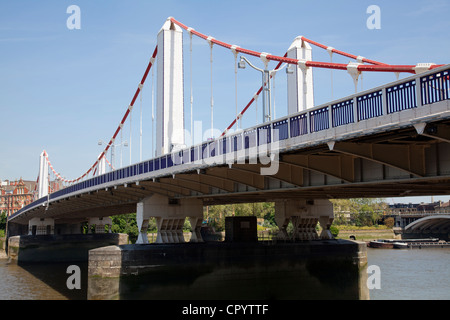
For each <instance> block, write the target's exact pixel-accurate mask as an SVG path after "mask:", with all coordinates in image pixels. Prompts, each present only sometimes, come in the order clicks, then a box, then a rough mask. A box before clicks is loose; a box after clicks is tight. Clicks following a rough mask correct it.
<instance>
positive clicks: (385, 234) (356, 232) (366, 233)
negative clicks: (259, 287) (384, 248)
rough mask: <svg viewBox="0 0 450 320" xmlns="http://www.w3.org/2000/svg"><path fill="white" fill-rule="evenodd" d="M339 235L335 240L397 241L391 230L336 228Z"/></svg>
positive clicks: (380, 228)
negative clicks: (353, 238)
mask: <svg viewBox="0 0 450 320" xmlns="http://www.w3.org/2000/svg"><path fill="white" fill-rule="evenodd" d="M337 228H338V229H339V234H338V235H337V237H336V239H344V240H348V239H350V237H351V236H353V237H355V240H358V241H365V242H368V241H372V240H376V239H397V238H396V236H395V234H394V231H393V230H392V228H390V229H388V228H383V227H379V228H368V227H360V228H358V227H349V226H337Z"/></svg>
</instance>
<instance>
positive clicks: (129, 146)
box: [128, 111, 133, 165]
mask: <svg viewBox="0 0 450 320" xmlns="http://www.w3.org/2000/svg"><path fill="white" fill-rule="evenodd" d="M132 113H133V112H132V111H130V144H129V145H128V148H129V149H130V165H131V124H132V122H131V120H132Z"/></svg>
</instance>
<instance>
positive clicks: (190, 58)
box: [189, 32, 194, 146]
mask: <svg viewBox="0 0 450 320" xmlns="http://www.w3.org/2000/svg"><path fill="white" fill-rule="evenodd" d="M189 68H190V71H189V76H190V86H191V97H190V99H191V100H190V101H191V145H192V146H193V145H194V113H193V104H194V97H193V95H192V32H189Z"/></svg>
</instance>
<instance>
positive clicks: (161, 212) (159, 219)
mask: <svg viewBox="0 0 450 320" xmlns="http://www.w3.org/2000/svg"><path fill="white" fill-rule="evenodd" d="M151 217H154V218H156V226H157V228H158V231H157V236H156V241H155V242H156V243H182V242H184V237H183V225H184V221H185V220H186V218H189V220H190V222H191V226H192V237H191V241H192V242H202V241H203V240H202V237H201V235H200V226H201V222H202V220H203V202H202V201H201V200H198V199H180V200H176V201H173V200H170V199H169V198H168V197H166V196H162V195H158V194H154V195H152V196H150V197H148V198H146V199H144V200H143V201H142V202H139V203H138V205H137V212H136V220H137V225H138V228H139V235H138V239H137V241H136V243H138V244H146V243H148V238H147V228H148V220H149V219H150V218H151Z"/></svg>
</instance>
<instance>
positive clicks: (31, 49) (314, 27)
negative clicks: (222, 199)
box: [0, 0, 450, 202]
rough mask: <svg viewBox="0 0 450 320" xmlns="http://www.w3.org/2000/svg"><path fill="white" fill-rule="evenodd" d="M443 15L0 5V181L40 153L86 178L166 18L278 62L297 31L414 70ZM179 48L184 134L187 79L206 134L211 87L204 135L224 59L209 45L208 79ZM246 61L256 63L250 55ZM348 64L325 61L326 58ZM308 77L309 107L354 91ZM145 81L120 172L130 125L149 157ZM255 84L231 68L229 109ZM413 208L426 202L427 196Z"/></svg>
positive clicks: (347, 4)
mask: <svg viewBox="0 0 450 320" xmlns="http://www.w3.org/2000/svg"><path fill="white" fill-rule="evenodd" d="M71 5H77V6H78V7H79V8H80V27H81V28H80V29H69V28H68V25H67V21H68V19H70V17H71V15H72V12H71V11H70V12H69V13H67V9H68V7H69V6H71ZM370 5H377V6H378V7H379V8H380V27H381V28H380V29H369V28H368V27H367V20H368V19H369V18H370V16H371V13H367V8H368V7H369V6H370ZM449 14H450V2H449V1H446V0H436V1H432V0H426V1H425V0H423V1H419V0H416V1H381V0H379V1H378V0H371V1H344V0H343V1H321V0H319V1H301V0H297V1H287V0H282V1H266V0H259V1H234V0H228V1H206V0H190V1H186V0H183V1H181V0H168V1H148V0H147V1H138V0H135V1H124V0H121V1H118V0H110V1H100V0H95V1H94V0H85V1H80V0H70V1H66V0H59V1H47V0H41V1H32V0H28V1H25V0H16V1H1V2H0V57H1V59H0V134H1V137H2V138H1V139H0V179H2V180H5V179H9V180H15V179H19V178H20V177H22V178H23V179H26V180H35V179H36V177H37V175H38V170H39V155H40V154H41V152H42V151H43V150H46V151H47V153H48V154H49V158H50V161H51V162H52V165H53V167H54V168H55V170H56V171H58V172H59V173H60V174H61V175H62V176H64V177H66V178H68V179H75V178H78V177H79V176H81V175H82V174H83V173H84V172H86V170H87V169H88V168H89V167H90V166H91V165H92V164H93V163H94V162H95V160H96V158H97V156H98V155H99V154H100V152H102V151H103V148H104V147H105V145H104V144H103V145H99V143H98V142H99V140H102V141H104V142H108V141H109V139H110V138H111V137H112V135H113V133H114V132H115V130H116V128H117V126H118V124H119V122H120V120H121V119H122V116H123V114H124V113H125V111H126V108H127V107H128V105H129V104H130V102H131V99H132V97H133V95H134V93H135V90H136V88H137V85H138V84H139V81H140V80H141V78H142V75H143V73H144V71H145V68H146V66H147V63H148V61H149V59H150V57H151V54H152V52H153V50H154V48H155V46H156V40H157V33H158V31H159V30H160V28H161V27H162V25H163V23H164V22H165V20H166V19H167V18H168V17H169V16H173V17H174V18H175V19H177V20H178V21H180V22H182V23H184V24H185V25H187V26H190V27H192V28H194V29H195V30H197V31H199V32H202V33H205V34H208V35H211V36H213V37H214V38H216V39H218V40H221V41H225V42H228V43H231V44H236V45H239V46H241V47H244V48H247V49H251V50H255V51H260V52H269V53H271V54H275V55H281V56H282V55H284V53H285V52H286V50H287V48H288V47H289V46H290V44H291V43H292V41H293V40H294V39H295V37H297V36H299V35H303V36H305V37H307V38H309V39H312V40H315V41H317V42H320V43H323V44H325V45H327V46H332V47H334V48H336V49H339V50H342V51H346V52H349V53H352V54H355V55H360V56H364V57H366V58H369V59H373V60H377V61H382V62H385V63H389V64H414V65H415V64H417V63H419V62H433V63H436V64H446V63H449V62H450V56H449V54H448V52H450V40H449V38H448V30H450V20H449V19H448V16H449ZM183 42H184V49H183V50H184V53H185V65H184V70H185V80H184V84H185V115H184V117H185V127H186V129H190V102H189V98H190V91H189V90H190V80H189V76H190V74H191V73H192V79H193V80H192V84H193V109H194V112H193V119H194V121H201V124H202V128H203V130H206V129H207V128H209V127H210V126H211V123H210V99H211V97H210V94H211V83H212V89H213V97H214V128H216V129H217V130H218V132H222V131H223V130H224V129H225V128H226V127H227V126H228V125H229V124H230V123H231V121H232V120H233V119H234V116H235V108H236V104H235V99H236V95H235V77H234V76H235V75H234V56H233V54H232V53H230V51H229V50H226V49H224V48H220V47H218V46H214V48H213V64H212V65H213V77H212V79H211V76H210V67H211V65H210V48H209V46H208V44H207V43H206V42H205V41H204V40H201V39H198V38H194V39H193V40H192V48H193V49H192V56H191V57H192V66H193V67H192V72H191V69H190V67H189V59H190V58H189V57H190V55H189V45H190V39H189V36H188V35H187V34H186V33H184V36H183ZM249 59H250V60H251V61H252V63H254V64H255V65H257V66H259V67H262V62H261V61H260V60H259V59H257V58H249ZM313 60H315V61H325V62H328V61H330V56H329V54H328V53H327V52H326V51H325V50H322V49H320V48H317V47H313ZM349 61H350V59H349V58H345V57H340V56H338V55H333V62H340V63H348V62H349ZM274 67H275V63H271V64H269V68H274ZM313 74H314V99H315V104H316V105H320V104H322V103H326V102H328V101H331V100H333V99H337V98H341V97H345V96H347V95H350V94H352V93H354V85H353V82H352V79H351V77H350V76H349V75H348V73H347V72H346V71H336V70H335V71H333V72H330V71H329V70H321V69H315V70H314V71H313ZM405 76H407V75H406V74H401V75H400V77H405ZM394 80H396V78H395V75H393V74H388V73H381V74H374V73H370V74H364V75H363V80H362V84H361V83H360V84H359V87H358V89H359V90H361V87H362V89H363V90H365V89H369V88H371V87H375V86H378V85H381V84H384V83H387V82H390V81H394ZM151 83H152V77H151V74H150V75H149V77H148V78H147V82H146V85H145V86H144V89H143V95H142V102H141V101H140V99H138V101H136V103H135V108H134V111H133V113H132V116H131V120H132V122H131V125H130V123H129V121H127V123H126V124H125V126H124V128H123V139H122V140H120V139H118V140H120V141H122V142H123V141H125V140H126V141H127V142H128V147H123V152H122V161H123V164H124V165H127V164H129V163H130V156H129V152H130V150H131V154H132V157H131V160H132V162H133V163H134V162H137V161H138V160H139V157H140V143H139V139H140V137H139V130H140V122H141V119H142V132H143V135H142V146H143V147H142V159H143V160H145V159H148V158H150V157H151V154H152V149H153V145H152V86H151ZM154 83H156V72H155V78H154ZM331 83H333V86H331ZM275 84H276V86H275V89H274V94H273V96H274V99H275V106H276V108H275V109H276V111H275V112H276V117H280V116H283V115H286V111H287V110H286V75H285V73H284V72H280V73H278V75H277V77H276V78H275ZM260 85H261V79H260V74H259V73H258V72H256V71H254V70H252V69H251V68H249V67H247V68H246V69H245V70H239V71H238V95H237V100H238V108H239V110H241V109H242V108H243V107H244V106H245V105H246V104H247V102H248V101H249V100H250V99H251V98H252V97H253V95H254V93H255V92H256V91H257V89H258V88H259V86H260ZM154 101H156V97H155V98H154ZM258 108H259V110H260V109H261V101H259V103H258ZM141 110H142V118H141V116H140V113H141ZM260 118H261V114H260V111H259V114H257V113H256V110H255V106H252V107H251V108H250V109H249V111H248V112H247V113H246V114H245V116H244V119H243V122H242V126H243V127H250V126H253V125H256V124H257V121H261V120H260ZM130 132H131V139H130ZM118 140H116V143H120V141H118ZM196 142H199V141H196ZM187 144H189V142H187ZM108 159H109V156H108ZM115 164H116V166H118V165H120V147H117V148H116V160H115ZM437 199H441V200H449V199H450V197H435V200H437ZM403 200H404V201H403ZM403 200H402V201H401V202H411V200H412V202H415V200H417V199H409V198H405V199H403ZM419 200H421V201H429V200H430V197H425V198H421V199H419ZM396 201H397V202H400V200H396Z"/></svg>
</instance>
